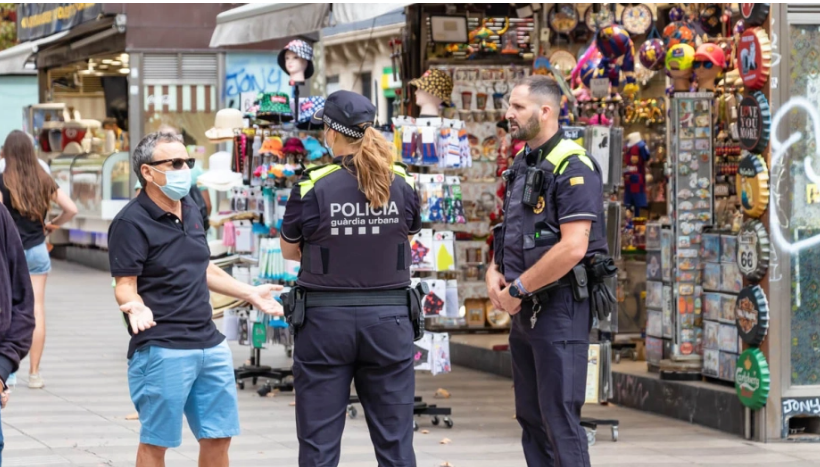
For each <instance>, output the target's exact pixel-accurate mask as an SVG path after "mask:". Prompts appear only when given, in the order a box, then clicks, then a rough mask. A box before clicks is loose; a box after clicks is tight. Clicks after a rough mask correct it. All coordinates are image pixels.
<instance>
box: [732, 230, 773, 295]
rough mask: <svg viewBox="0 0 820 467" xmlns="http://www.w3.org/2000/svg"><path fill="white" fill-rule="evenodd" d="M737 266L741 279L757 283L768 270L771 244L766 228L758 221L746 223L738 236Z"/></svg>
mask: <svg viewBox="0 0 820 467" xmlns="http://www.w3.org/2000/svg"><path fill="white" fill-rule="evenodd" d="M737 243H738V248H737V266H738V268H739V269H740V273H741V274H743V277H745V278H746V280H748V281H750V282H759V281H760V280H761V279H763V276H765V275H766V271H768V270H769V257H770V255H771V244H770V242H769V234H768V233H767V232H766V227H764V226H763V223H762V222H760V221H758V220H750V221H746V223H745V224H743V227H742V228H741V229H740V233H739V234H738V242H737Z"/></svg>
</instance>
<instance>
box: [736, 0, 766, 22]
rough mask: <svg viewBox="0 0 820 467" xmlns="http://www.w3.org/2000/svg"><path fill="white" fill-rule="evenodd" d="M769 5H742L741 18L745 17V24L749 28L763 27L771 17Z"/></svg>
mask: <svg viewBox="0 0 820 467" xmlns="http://www.w3.org/2000/svg"><path fill="white" fill-rule="evenodd" d="M770 9H771V8H770V4H769V3H741V4H740V16H741V17H743V24H744V25H745V26H746V27H747V28H749V27H752V26H762V25H763V23H764V22H765V21H766V18H768V17H769V10H770Z"/></svg>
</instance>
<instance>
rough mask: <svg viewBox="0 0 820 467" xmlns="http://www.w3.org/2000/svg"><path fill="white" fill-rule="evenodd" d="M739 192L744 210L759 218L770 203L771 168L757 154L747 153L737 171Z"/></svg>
mask: <svg viewBox="0 0 820 467" xmlns="http://www.w3.org/2000/svg"><path fill="white" fill-rule="evenodd" d="M737 192H738V193H740V204H741V205H742V206H743V212H744V213H745V214H746V215H747V216H749V217H754V218H759V217H760V216H762V215H763V213H764V212H766V207H767V206H768V205H769V169H768V167H766V161H765V160H763V158H762V157H761V156H759V155H757V154H747V155H746V157H744V158H743V159H742V160H741V161H740V167H739V168H738V173H737Z"/></svg>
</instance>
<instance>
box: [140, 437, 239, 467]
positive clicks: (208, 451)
mask: <svg viewBox="0 0 820 467" xmlns="http://www.w3.org/2000/svg"><path fill="white" fill-rule="evenodd" d="M230 446H231V438H217V439H201V440H199V467H228V465H229V463H228V448H229V447H230ZM139 467H141V466H139Z"/></svg>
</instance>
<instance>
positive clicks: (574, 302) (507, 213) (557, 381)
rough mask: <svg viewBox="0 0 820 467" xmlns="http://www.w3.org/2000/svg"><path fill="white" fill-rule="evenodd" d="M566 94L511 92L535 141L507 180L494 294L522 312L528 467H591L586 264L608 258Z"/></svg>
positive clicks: (517, 316)
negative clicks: (565, 120) (567, 130)
mask: <svg viewBox="0 0 820 467" xmlns="http://www.w3.org/2000/svg"><path fill="white" fill-rule="evenodd" d="M560 102H561V90H560V88H559V87H558V85H557V84H556V82H555V81H554V80H553V79H551V78H547V77H545V76H530V77H528V78H526V79H524V80H523V81H521V82H520V83H519V84H518V85H517V86H516V87H515V88H514V89H513V91H512V94H511V96H510V108H509V110H507V115H506V116H507V119H508V120H509V122H510V132H511V136H512V137H513V138H514V139H520V140H524V141H526V142H527V146H526V148H525V149H524V150H523V151H521V152H520V153H519V154H518V155H517V156H516V158H515V162H514V163H513V167H512V168H511V169H510V170H509V171H507V172H506V173H505V178H507V192H506V195H505V199H504V223H503V224H501V225H499V226H496V227H495V229H494V236H495V248H494V249H495V264H493V265H492V266H491V268H490V270H489V271H488V272H487V278H486V281H487V288H488V290H489V296H490V299H491V300H492V302H493V303H494V304H495V306H496V307H498V308H501V309H504V310H506V311H507V312H508V313H510V314H511V315H513V326H512V331H511V333H510V351H511V353H512V360H513V378H514V383H515V406H516V416H517V418H518V422H519V423H520V424H521V427H522V428H523V430H524V433H523V439H522V443H523V446H524V455H525V458H526V459H527V464H528V465H530V466H538V467H552V466H556V467H558V466H560V467H589V466H590V461H589V453H588V450H587V442H586V436H585V433H584V429H583V428H582V427H581V424H580V415H581V406H582V405H583V404H584V396H585V385H586V376H587V353H588V349H589V332H590V325H591V315H590V301H589V299H588V298H587V295H588V289H587V287H586V282H587V280H586V275H585V274H586V270H585V268H584V265H585V264H586V263H588V262H589V261H590V260H591V259H592V258H593V257H594V256H595V255H596V254H597V253H601V254H606V252H607V245H606V236H605V233H604V232H605V231H604V223H603V185H602V182H601V175H600V170H599V168H598V166H597V164H596V162H595V161H594V160H593V159H591V158H590V157H588V156H587V155H586V153H585V151H584V149H583V148H582V147H581V146H579V145H577V144H576V143H574V142H572V141H569V140H565V139H563V138H562V134H563V132H562V131H561V129H560V128H559V126H558V113H559V108H560V107H559V106H560Z"/></svg>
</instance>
